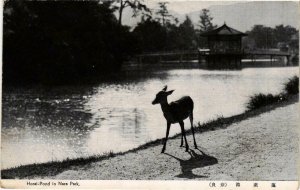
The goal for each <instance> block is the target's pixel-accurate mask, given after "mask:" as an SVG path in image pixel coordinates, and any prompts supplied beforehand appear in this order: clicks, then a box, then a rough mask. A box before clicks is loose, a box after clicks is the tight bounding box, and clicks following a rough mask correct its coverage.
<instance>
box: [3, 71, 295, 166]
mask: <svg viewBox="0 0 300 190" xmlns="http://www.w3.org/2000/svg"><path fill="white" fill-rule="evenodd" d="M298 69H299V68H298V67H279V68H249V69H243V70H239V71H208V70H201V69H174V70H163V71H151V72H149V71H148V72H142V71H134V72H133V71H132V72H130V73H129V74H128V75H127V76H126V77H124V78H123V79H122V80H118V81H115V82H102V83H99V84H98V85H86V86H61V87H24V88H11V89H6V90H4V92H3V98H2V105H3V109H2V160H1V165H2V169H3V168H9V167H14V166H19V165H24V164H31V163H41V162H48V161H54V160H63V159H66V158H77V157H87V156H91V155H97V154H99V155H101V154H103V153H108V152H110V151H113V152H119V151H126V150H128V149H131V148H134V147H137V146H139V145H141V144H144V143H145V142H148V141H151V140H154V139H157V138H162V137H164V136H165V130H166V121H165V119H164V117H163V114H162V111H161V108H160V106H159V105H152V104H151V102H152V100H153V99H154V97H155V94H156V93H157V92H158V91H160V90H161V89H162V88H163V86H164V85H168V88H169V90H172V89H174V90H175V91H174V92H173V94H172V95H170V96H169V102H171V101H174V100H176V99H178V98H180V97H181V96H183V95H189V96H191V97H192V99H193V100H194V104H195V108H194V120H195V123H198V122H200V123H203V122H206V121H208V120H211V119H214V118H217V117H219V116H224V117H228V116H232V115H235V114H239V113H242V112H244V111H245V108H246V106H245V104H246V102H247V101H248V99H249V96H251V95H253V94H255V93H273V94H275V93H279V92H280V91H281V90H282V89H283V84H284V83H285V82H286V81H287V80H288V78H290V77H292V76H294V75H298ZM185 124H186V125H185V127H186V129H189V128H190V124H189V122H188V120H186V121H185ZM179 131H180V127H179V125H178V124H176V125H172V127H171V130H170V133H171V134H170V135H172V134H175V133H178V132H179ZM178 143H180V142H178Z"/></svg>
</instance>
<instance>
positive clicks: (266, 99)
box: [247, 76, 299, 110]
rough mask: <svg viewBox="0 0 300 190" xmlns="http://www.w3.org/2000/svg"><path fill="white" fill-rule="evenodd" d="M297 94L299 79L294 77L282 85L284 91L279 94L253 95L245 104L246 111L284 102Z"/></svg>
mask: <svg viewBox="0 0 300 190" xmlns="http://www.w3.org/2000/svg"><path fill="white" fill-rule="evenodd" d="M298 93H299V77H297V76H294V77H292V78H290V79H289V81H288V82H287V83H285V84H284V90H283V92H281V93H280V94H276V95H273V94H261V93H259V94H255V95H254V96H251V97H250V99H249V102H248V103H247V109H248V110H255V109H258V108H261V107H264V106H267V105H270V104H273V103H277V102H283V101H286V100H287V99H288V98H289V96H292V95H295V94H298Z"/></svg>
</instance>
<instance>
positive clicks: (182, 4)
mask: <svg viewBox="0 0 300 190" xmlns="http://www.w3.org/2000/svg"><path fill="white" fill-rule="evenodd" d="M161 1H162V0H144V2H145V3H146V4H147V5H148V7H150V8H152V9H155V8H157V7H158V4H157V3H158V2H161ZM167 2H169V3H168V9H169V10H172V11H176V12H177V13H180V14H186V13H189V12H192V11H199V10H201V9H203V8H208V7H209V6H212V5H228V4H234V3H237V2H236V1H199V0H172V1H167ZM245 2H246V1H245ZM239 3H241V1H239Z"/></svg>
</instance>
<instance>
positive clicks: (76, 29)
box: [3, 0, 132, 83]
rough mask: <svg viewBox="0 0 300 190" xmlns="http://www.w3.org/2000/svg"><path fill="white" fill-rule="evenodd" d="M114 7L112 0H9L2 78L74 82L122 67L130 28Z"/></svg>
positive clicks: (127, 47)
mask: <svg viewBox="0 0 300 190" xmlns="http://www.w3.org/2000/svg"><path fill="white" fill-rule="evenodd" d="M113 12H114V10H113V9H111V2H104V3H103V4H99V3H98V2H97V1H89V2H86V1H14V0H7V1H5V5H4V26H3V34H4V35H3V79H4V82H32V83H56V82H57V83H62V82H75V81H78V78H79V77H80V81H81V80H82V78H86V79H88V78H90V77H92V76H102V75H106V74H108V73H114V72H116V71H118V70H119V69H120V68H121V63H122V61H123V60H124V59H126V57H127V56H129V55H130V54H131V53H132V52H131V49H130V48H131V45H129V44H130V43H132V40H131V39H132V34H131V33H130V32H129V28H128V27H123V26H121V27H120V26H119V24H118V20H117V19H116V17H115V15H114V14H113Z"/></svg>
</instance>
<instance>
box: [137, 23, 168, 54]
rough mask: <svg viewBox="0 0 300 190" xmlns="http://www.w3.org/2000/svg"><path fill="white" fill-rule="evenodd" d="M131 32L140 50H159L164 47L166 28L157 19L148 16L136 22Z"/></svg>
mask: <svg viewBox="0 0 300 190" xmlns="http://www.w3.org/2000/svg"><path fill="white" fill-rule="evenodd" d="M133 34H134V36H135V38H136V39H137V44H138V50H139V51H141V52H154V51H161V50H164V48H165V44H166V43H165V42H166V28H165V27H163V26H162V25H161V24H160V23H159V22H158V21H155V20H153V19H151V18H148V19H147V20H144V21H142V22H140V23H138V25H137V26H136V27H135V29H134V30H133Z"/></svg>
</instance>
